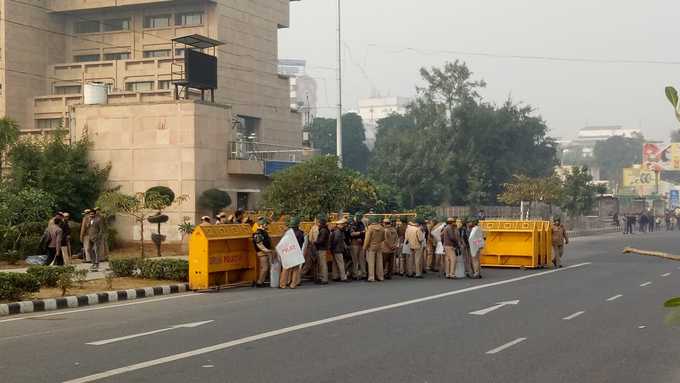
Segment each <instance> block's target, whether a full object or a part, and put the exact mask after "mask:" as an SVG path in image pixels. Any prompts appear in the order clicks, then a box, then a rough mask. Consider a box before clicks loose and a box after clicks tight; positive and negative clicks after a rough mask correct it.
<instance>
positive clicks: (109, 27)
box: [102, 19, 130, 32]
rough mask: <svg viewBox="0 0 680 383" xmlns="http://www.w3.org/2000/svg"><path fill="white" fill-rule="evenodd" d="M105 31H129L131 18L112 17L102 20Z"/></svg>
mask: <svg viewBox="0 0 680 383" xmlns="http://www.w3.org/2000/svg"><path fill="white" fill-rule="evenodd" d="M102 29H103V30H104V32H115V31H129V30H130V19H111V20H105V21H102Z"/></svg>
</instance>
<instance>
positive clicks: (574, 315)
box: [562, 311, 585, 320]
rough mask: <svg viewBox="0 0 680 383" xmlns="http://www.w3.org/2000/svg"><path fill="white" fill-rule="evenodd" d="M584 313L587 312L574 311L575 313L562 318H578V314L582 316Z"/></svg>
mask: <svg viewBox="0 0 680 383" xmlns="http://www.w3.org/2000/svg"><path fill="white" fill-rule="evenodd" d="M583 314H585V311H579V312H577V313H573V314H571V315H569V316H567V317H564V318H562V320H572V319H574V318H576V317H578V316H581V315H583Z"/></svg>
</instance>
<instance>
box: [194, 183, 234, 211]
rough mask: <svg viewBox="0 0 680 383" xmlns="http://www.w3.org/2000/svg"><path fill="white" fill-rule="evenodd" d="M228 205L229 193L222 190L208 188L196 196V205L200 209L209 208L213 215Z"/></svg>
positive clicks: (229, 200) (229, 201)
mask: <svg viewBox="0 0 680 383" xmlns="http://www.w3.org/2000/svg"><path fill="white" fill-rule="evenodd" d="M229 205H231V197H229V193H227V192H225V191H223V190H219V189H208V190H206V191H204V192H203V193H201V196H200V197H198V206H199V207H200V208H201V209H208V210H210V212H211V213H212V216H213V217H215V216H217V214H219V212H220V210H222V209H224V208H225V207H227V206H229Z"/></svg>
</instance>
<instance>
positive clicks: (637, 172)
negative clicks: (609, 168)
mask: <svg viewBox="0 0 680 383" xmlns="http://www.w3.org/2000/svg"><path fill="white" fill-rule="evenodd" d="M655 185H656V174H655V173H654V172H653V171H651V170H646V169H640V168H626V169H623V187H627V188H629V187H640V186H655Z"/></svg>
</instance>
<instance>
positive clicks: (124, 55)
mask: <svg viewBox="0 0 680 383" xmlns="http://www.w3.org/2000/svg"><path fill="white" fill-rule="evenodd" d="M129 59H130V52H115V53H105V54H104V60H106V61H114V60H129Z"/></svg>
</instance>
